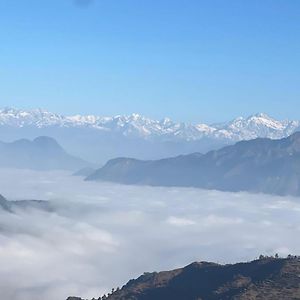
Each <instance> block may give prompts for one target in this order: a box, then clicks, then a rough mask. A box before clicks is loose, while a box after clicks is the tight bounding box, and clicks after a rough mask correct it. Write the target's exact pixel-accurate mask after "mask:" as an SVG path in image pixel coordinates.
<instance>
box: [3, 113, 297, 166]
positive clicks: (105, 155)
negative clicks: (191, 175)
mask: <svg viewBox="0 0 300 300" xmlns="http://www.w3.org/2000/svg"><path fill="white" fill-rule="evenodd" d="M299 126H300V122H299V121H293V120H284V121H279V120H275V119H273V118H271V117H269V116H268V115H266V114H255V115H252V116H249V117H247V118H243V117H239V118H236V119H234V120H232V121H229V122H224V123H217V124H204V123H195V124H189V123H183V122H174V121H172V120H171V119H169V118H164V119H162V120H155V119H151V118H147V117H144V116H141V115H138V114H132V115H128V116H127V115H118V116H108V117H104V116H97V115H88V116H85V115H75V116H64V115H59V114H55V113H52V112H49V111H44V110H40V109H35V110H27V111H26V110H18V109H14V108H5V109H0V137H1V139H2V140H4V141H12V140H15V139H20V138H24V137H25V138H29V139H33V138H34V137H36V136H40V135H44V136H50V137H53V138H55V139H56V140H57V141H58V142H59V143H60V144H61V145H62V146H63V147H64V148H65V149H66V150H67V151H69V152H71V153H73V154H74V155H77V156H79V157H84V158H85V159H87V160H92V161H94V162H96V163H103V162H105V161H107V160H108V159H111V158H114V157H120V156H129V157H135V158H139V159H159V158H163V157H170V156H176V155H180V154H188V153H192V152H201V153H205V152H207V151H209V150H214V149H218V148H220V147H223V146H226V145H230V144H233V143H235V142H237V141H241V140H250V139H254V138H258V137H261V138H265V137H266V138H272V139H279V138H284V137H287V136H289V135H290V134H292V133H294V132H295V131H296V130H297V129H299Z"/></svg>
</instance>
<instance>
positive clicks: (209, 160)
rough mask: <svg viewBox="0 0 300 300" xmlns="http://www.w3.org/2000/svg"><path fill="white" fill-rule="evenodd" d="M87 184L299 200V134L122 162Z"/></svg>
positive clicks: (96, 174) (113, 162) (98, 173)
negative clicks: (204, 151) (245, 193)
mask: <svg viewBox="0 0 300 300" xmlns="http://www.w3.org/2000/svg"><path fill="white" fill-rule="evenodd" d="M87 180H106V181H113V182H118V183H124V184H142V185H153V186H182V187H198V188H204V189H216V190H222V191H233V192H237V191H248V192H259V193H260V192H262V193H270V194H277V195H294V196H300V132H297V133H295V134H293V135H291V136H289V137H288V138H284V139H280V140H271V139H255V140H251V141H242V142H239V143H237V144H235V145H233V146H228V147H225V148H222V149H220V150H216V151H210V152H208V153H207V154H205V155H201V154H199V153H194V154H190V155H182V156H178V157H174V158H168V159H162V160H154V161H142V160H136V159H131V158H118V159H114V160H110V161H109V162H108V163H107V164H106V165H105V166H104V167H103V168H101V169H99V170H97V171H96V172H94V173H93V174H91V175H90V176H88V177H87Z"/></svg>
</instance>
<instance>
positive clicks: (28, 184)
mask: <svg viewBox="0 0 300 300" xmlns="http://www.w3.org/2000/svg"><path fill="white" fill-rule="evenodd" d="M0 193H2V194H3V195H4V196H6V197H8V198H9V199H49V200H51V202H52V203H53V205H54V206H55V209H56V211H55V213H48V212H43V211H38V210H36V209H35V210H34V209H30V210H25V211H21V210H20V211H19V212H18V213H17V214H16V215H12V214H8V213H4V212H0V265H1V268H0V290H1V297H2V298H4V299H10V300H40V299H43V300H50V299H51V300H53V299H65V298H66V297H67V296H69V295H80V296H83V297H86V298H88V297H89V298H92V297H93V296H95V297H96V296H99V295H100V294H102V293H103V292H104V291H109V290H110V289H111V288H112V287H116V286H120V285H122V284H124V283H126V281H127V280H129V279H130V278H133V277H136V276H138V275H140V274H141V273H143V272H145V271H159V270H166V269H172V268H176V267H179V266H183V265H186V264H188V263H190V262H192V261H195V260H209V261H216V262H234V261H240V260H250V259H253V258H255V257H257V256H258V255H259V254H260V253H263V254H275V253H276V252H278V253H281V254H284V255H286V254H288V253H290V252H291V253H292V254H299V253H300V241H299V239H297V238H296V237H297V236H298V234H299V228H300V202H299V199H295V198H292V197H285V198H282V197H272V196H267V195H250V194H247V193H236V194H234V193H222V192H217V191H204V190H197V189H186V188H159V187H157V188H153V187H134V186H122V185H115V184H110V183H94V182H84V181H83V180H82V179H81V178H78V177H72V176H69V174H67V173H64V172H49V173H46V172H45V173H40V172H34V171H26V170H18V171H15V170H0Z"/></svg>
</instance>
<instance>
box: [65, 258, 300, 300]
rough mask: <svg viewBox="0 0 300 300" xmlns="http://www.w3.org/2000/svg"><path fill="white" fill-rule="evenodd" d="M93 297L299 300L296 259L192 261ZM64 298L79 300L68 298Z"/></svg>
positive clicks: (299, 270) (117, 299) (299, 263)
mask: <svg viewBox="0 0 300 300" xmlns="http://www.w3.org/2000/svg"><path fill="white" fill-rule="evenodd" d="M94 299H100V300H102V299H108V300H129V299H130V300H153V299H155V300H166V299H172V300H182V299H185V300H196V299H197V300H225V299H227V300H230V299H232V300H251V299H265V300H274V299H281V300H288V299H300V260H299V258H298V257H292V256H290V257H289V258H286V259H280V258H264V257H263V258H261V259H259V260H255V261H252V262H248V263H238V264H232V265H219V264H215V263H208V262H195V263H192V264H190V265H188V266H186V267H184V268H182V269H176V270H172V271H166V272H159V273H145V274H144V275H142V276H140V277H139V278H138V279H135V280H130V281H129V282H128V283H127V284H126V285H125V286H123V287H122V288H121V289H116V290H113V291H112V293H110V294H108V295H104V296H102V297H99V298H94ZM68 300H82V299H81V298H77V297H69V298H68Z"/></svg>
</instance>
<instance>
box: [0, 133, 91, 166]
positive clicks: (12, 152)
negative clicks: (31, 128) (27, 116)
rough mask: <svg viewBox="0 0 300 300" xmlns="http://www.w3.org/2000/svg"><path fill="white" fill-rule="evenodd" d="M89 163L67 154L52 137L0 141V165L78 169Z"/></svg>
mask: <svg viewBox="0 0 300 300" xmlns="http://www.w3.org/2000/svg"><path fill="white" fill-rule="evenodd" d="M89 165H90V163H88V162H86V161H84V160H82V159H80V158H77V157H74V156H72V155H69V154H68V153H67V152H66V151H65V150H64V149H63V148H62V147H61V146H60V145H59V144H58V143H57V142H56V141H55V140H54V139H52V138H50V137H46V136H40V137H37V138H35V139H34V140H33V141H30V140H27V139H21V140H17V141H14V142H12V143H4V142H0V167H1V168H21V169H34V170H56V169H58V170H73V171H74V170H78V169H81V168H83V167H87V166H89Z"/></svg>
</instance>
